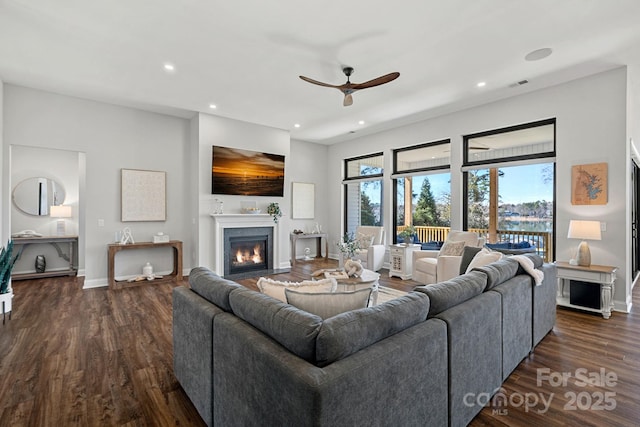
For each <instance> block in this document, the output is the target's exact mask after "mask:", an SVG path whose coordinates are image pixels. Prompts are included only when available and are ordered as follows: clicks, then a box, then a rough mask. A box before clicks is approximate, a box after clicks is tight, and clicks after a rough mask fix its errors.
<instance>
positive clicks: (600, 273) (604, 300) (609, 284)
mask: <svg viewBox="0 0 640 427" xmlns="http://www.w3.org/2000/svg"><path fill="white" fill-rule="evenodd" d="M555 264H556V271H557V274H558V296H557V298H556V301H557V304H558V305H560V306H563V307H572V308H578V309H580V310H587V311H593V312H596V313H602V317H604V318H605V319H608V318H609V317H611V308H612V307H613V294H614V291H615V281H616V271H617V270H618V267H612V266H609V265H590V266H589V267H583V266H580V265H571V264H569V263H568V262H562V261H557V262H556V263H555ZM571 281H577V282H589V283H596V284H598V285H599V286H600V307H598V308H592V307H585V306H582V305H578V304H572V303H571ZM567 282H569V285H570V286H569V291H568V292H566V287H565V285H566V284H567Z"/></svg>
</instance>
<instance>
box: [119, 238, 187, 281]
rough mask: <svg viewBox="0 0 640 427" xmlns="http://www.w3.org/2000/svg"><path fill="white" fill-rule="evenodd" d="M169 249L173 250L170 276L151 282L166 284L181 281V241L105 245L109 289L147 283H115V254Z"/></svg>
mask: <svg viewBox="0 0 640 427" xmlns="http://www.w3.org/2000/svg"><path fill="white" fill-rule="evenodd" d="M161 247H170V248H172V249H173V251H172V252H173V271H172V272H171V274H168V275H165V276H164V277H163V278H162V279H154V280H152V282H154V283H158V282H167V281H172V280H176V281H177V282H180V281H181V280H182V241H180V240H170V241H168V242H162V243H153V242H138V243H130V244H127V245H121V244H119V243H112V244H109V245H107V280H108V283H109V289H120V288H125V287H129V286H137V285H141V284H143V283H149V282H148V281H146V280H145V281H142V282H116V278H115V262H116V261H115V260H116V254H117V253H118V252H120V251H125V250H132V249H149V248H161Z"/></svg>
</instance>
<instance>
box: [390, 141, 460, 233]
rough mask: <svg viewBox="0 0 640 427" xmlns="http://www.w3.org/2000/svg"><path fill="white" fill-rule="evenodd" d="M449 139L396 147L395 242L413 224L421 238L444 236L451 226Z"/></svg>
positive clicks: (394, 159) (394, 181)
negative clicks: (399, 234)
mask: <svg viewBox="0 0 640 427" xmlns="http://www.w3.org/2000/svg"><path fill="white" fill-rule="evenodd" d="M450 148H451V143H450V141H449V140H444V141H437V142H431V143H427V144H421V145H417V146H412V147H407V148H401V149H398V150H394V151H393V164H394V169H393V170H394V174H393V176H392V178H393V183H394V189H395V190H394V218H393V221H394V229H395V230H396V233H395V235H394V242H398V241H399V238H398V236H397V234H398V233H399V232H400V231H402V230H403V229H404V228H406V227H407V226H410V225H412V226H414V227H415V228H416V232H417V235H418V239H419V240H420V241H421V242H428V241H432V240H444V236H446V233H447V231H448V229H449V227H450V226H451V173H450V172H449V163H450V151H451V150H450Z"/></svg>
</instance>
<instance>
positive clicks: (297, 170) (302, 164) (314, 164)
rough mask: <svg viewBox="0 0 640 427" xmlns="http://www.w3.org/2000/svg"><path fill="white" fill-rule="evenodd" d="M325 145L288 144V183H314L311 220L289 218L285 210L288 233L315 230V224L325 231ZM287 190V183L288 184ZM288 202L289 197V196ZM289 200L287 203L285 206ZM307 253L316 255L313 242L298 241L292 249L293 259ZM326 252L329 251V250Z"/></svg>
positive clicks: (300, 142) (326, 151) (327, 191)
mask: <svg viewBox="0 0 640 427" xmlns="http://www.w3.org/2000/svg"><path fill="white" fill-rule="evenodd" d="M328 151H329V149H328V147H327V146H326V145H320V144H314V143H310V142H305V141H298V140H292V141H291V162H290V163H291V164H290V165H289V166H290V167H289V172H290V178H291V180H290V182H306V183H311V184H315V201H314V206H315V218H314V219H292V218H291V209H288V211H287V214H288V217H289V228H290V230H289V231H293V230H294V229H297V230H302V231H305V232H310V231H312V230H313V229H315V226H316V223H317V224H318V225H319V226H320V227H321V229H322V231H327V226H328V221H329V215H328V214H329V211H330V210H331V207H330V206H329V205H328V204H327V203H326V200H327V197H328V195H329V189H328V187H327V168H326V164H327V153H328ZM289 187H290V188H289V190H291V184H289ZM289 199H291V197H289ZM290 203H291V200H289V204H290ZM322 245H323V246H322V254H323V255H324V242H322ZM305 247H308V248H309V249H310V250H311V256H315V255H317V253H316V243H315V240H301V241H299V242H298V244H297V247H296V256H297V257H298V258H300V257H302V256H304V248H305ZM329 251H332V248H331V247H329Z"/></svg>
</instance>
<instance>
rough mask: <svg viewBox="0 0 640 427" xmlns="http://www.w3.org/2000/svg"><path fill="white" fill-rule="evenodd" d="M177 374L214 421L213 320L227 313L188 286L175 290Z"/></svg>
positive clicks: (207, 418)
mask: <svg viewBox="0 0 640 427" xmlns="http://www.w3.org/2000/svg"><path fill="white" fill-rule="evenodd" d="M172 305H173V371H174V373H175V376H176V378H177V379H178V381H179V382H180V385H181V386H182V388H183V389H184V391H185V392H186V393H187V396H189V399H190V400H191V402H192V403H193V405H194V406H195V407H196V409H197V410H198V413H199V414H200V416H201V417H202V419H204V420H205V422H207V424H209V425H212V424H211V421H212V420H213V403H212V402H213V350H212V348H211V342H212V340H213V318H214V317H215V316H217V315H218V314H220V313H224V311H223V310H221V309H220V308H218V307H217V306H216V305H214V304H212V303H210V302H209V301H207V300H205V299H204V298H202V297H201V296H200V295H198V294H196V293H195V292H193V291H192V290H191V289H189V288H187V287H185V286H178V287H176V288H174V289H173V304H172Z"/></svg>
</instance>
